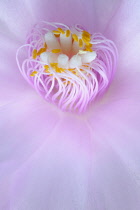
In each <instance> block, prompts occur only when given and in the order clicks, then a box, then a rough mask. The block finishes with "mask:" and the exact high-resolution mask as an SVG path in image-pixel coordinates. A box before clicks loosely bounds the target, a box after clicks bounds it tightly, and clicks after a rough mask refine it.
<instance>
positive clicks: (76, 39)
mask: <svg viewBox="0 0 140 210" xmlns="http://www.w3.org/2000/svg"><path fill="white" fill-rule="evenodd" d="M72 38H73V39H74V41H76V42H78V36H77V35H76V34H72Z"/></svg>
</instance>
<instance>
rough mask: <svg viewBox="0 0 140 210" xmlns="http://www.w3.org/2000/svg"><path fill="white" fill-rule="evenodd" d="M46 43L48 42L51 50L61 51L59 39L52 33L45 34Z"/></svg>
mask: <svg viewBox="0 0 140 210" xmlns="http://www.w3.org/2000/svg"><path fill="white" fill-rule="evenodd" d="M45 42H46V44H47V46H48V49H49V50H54V49H61V47H60V44H59V42H58V40H57V38H56V37H55V35H54V34H53V33H52V32H50V31H49V32H48V33H46V34H45Z"/></svg>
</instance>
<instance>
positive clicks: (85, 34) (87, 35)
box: [82, 31, 91, 37]
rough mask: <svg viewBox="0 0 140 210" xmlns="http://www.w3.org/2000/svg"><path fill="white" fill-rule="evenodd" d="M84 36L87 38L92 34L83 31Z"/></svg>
mask: <svg viewBox="0 0 140 210" xmlns="http://www.w3.org/2000/svg"><path fill="white" fill-rule="evenodd" d="M82 35H84V36H86V37H90V36H91V35H90V33H88V32H87V31H83V33H82Z"/></svg>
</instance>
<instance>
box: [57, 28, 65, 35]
mask: <svg viewBox="0 0 140 210" xmlns="http://www.w3.org/2000/svg"><path fill="white" fill-rule="evenodd" d="M57 31H59V32H60V33H62V34H65V32H64V31H63V29H62V28H58V29H57Z"/></svg>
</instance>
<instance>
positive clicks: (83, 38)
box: [82, 37, 90, 45]
mask: <svg viewBox="0 0 140 210" xmlns="http://www.w3.org/2000/svg"><path fill="white" fill-rule="evenodd" d="M82 40H83V42H85V44H86V45H89V44H90V40H87V39H85V37H82Z"/></svg>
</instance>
